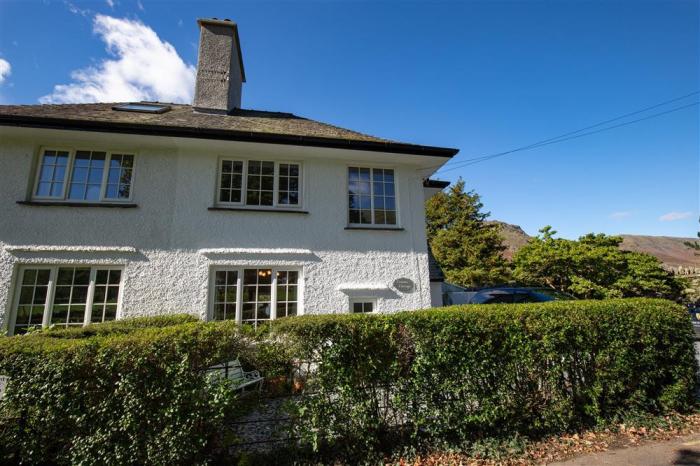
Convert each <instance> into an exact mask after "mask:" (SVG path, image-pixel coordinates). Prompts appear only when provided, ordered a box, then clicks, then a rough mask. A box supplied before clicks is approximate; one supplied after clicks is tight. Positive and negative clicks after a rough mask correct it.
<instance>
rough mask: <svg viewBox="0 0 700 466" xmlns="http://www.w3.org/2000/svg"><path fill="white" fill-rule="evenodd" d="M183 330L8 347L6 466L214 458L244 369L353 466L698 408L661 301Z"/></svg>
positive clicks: (2, 413)
mask: <svg viewBox="0 0 700 466" xmlns="http://www.w3.org/2000/svg"><path fill="white" fill-rule="evenodd" d="M190 320H191V318H189V317H183V316H180V317H177V316H176V317H172V316H171V317H163V318H150V319H134V320H125V321H121V322H115V323H111V324H107V325H103V326H100V325H96V326H90V327H86V328H85V329H75V330H62V331H57V330H53V331H40V332H34V333H30V334H28V335H24V336H16V337H6V338H0V374H7V375H10V376H11V381H10V385H9V387H8V391H7V395H6V397H5V398H4V399H3V400H2V401H0V463H9V464H14V463H30V464H47V463H51V464H68V463H70V464H73V463H77V464H190V463H206V462H211V461H213V460H216V459H217V458H218V459H221V458H220V457H217V456H216V455H214V453H216V452H217V451H227V448H226V447H228V446H231V444H230V440H231V439H226V438H224V437H225V436H227V435H228V433H229V431H228V427H230V425H228V421H229V420H230V419H231V417H232V416H235V415H236V414H237V413H239V410H240V409H243V407H242V406H243V403H239V402H238V400H240V398H237V397H236V396H235V394H234V393H233V392H232V389H231V388H230V387H228V386H226V385H220V384H215V383H213V382H211V381H209V380H208V378H207V377H206V376H205V374H204V369H206V368H207V367H209V366H211V365H213V364H216V363H218V362H221V361H223V360H228V359H230V358H232V357H235V356H237V355H238V356H240V357H241V359H242V360H243V362H244V364H247V365H252V366H254V367H256V368H257V369H260V370H262V371H263V375H265V376H266V378H267V379H268V380H269V381H270V382H272V380H273V379H274V380H277V381H279V380H281V379H282V380H283V379H285V377H288V376H289V374H290V372H292V371H294V372H295V374H296V375H295V376H294V377H295V378H294V383H293V384H292V383H290V384H288V387H289V388H292V387H293V388H294V389H296V390H298V389H300V387H303V390H304V395H303V396H301V397H299V398H298V401H297V402H296V403H295V408H294V409H295V410H296V411H297V412H296V416H295V419H296V421H295V422H294V424H293V427H292V428H293V429H294V432H291V436H292V437H293V438H297V437H301V439H302V445H304V446H307V447H313V448H315V449H317V450H318V449H323V448H324V447H330V448H331V449H332V450H334V454H336V453H341V454H343V455H345V456H346V458H347V459H350V460H351V461H354V460H361V459H362V460H366V459H367V457H368V454H370V453H371V452H373V451H374V452H385V451H386V450H387V449H388V448H390V447H397V446H402V445H403V446H407V445H410V446H426V447H433V448H436V447H437V448H439V447H445V446H447V447H457V448H459V447H462V446H467V445H466V444H468V443H470V442H477V443H478V442H482V441H484V439H489V438H493V437H509V438H513V437H514V436H517V437H518V438H521V436H539V435H544V434H549V433H557V432H561V431H565V430H573V429H578V428H582V427H587V426H592V425H600V424H605V423H607V422H610V421H614V420H616V419H620V418H622V417H623V416H628V415H629V414H630V413H639V414H647V413H652V414H659V413H668V412H671V411H681V412H682V411H686V410H688V409H690V408H691V407H692V406H693V400H694V397H693V391H694V387H695V382H696V378H695V371H696V364H695V359H694V356H693V330H692V327H691V324H690V322H689V319H688V317H687V314H686V313H685V312H684V310H683V308H682V307H680V306H678V305H676V304H674V303H672V302H669V301H663V300H654V299H625V300H609V301H567V302H563V301H562V302H553V303H536V304H520V305H492V306H464V307H452V308H444V309H433V310H426V311H417V312H403V313H398V314H391V315H353V314H346V315H325V316H322V315H321V316H303V317H296V318H286V319H281V320H279V321H275V322H273V323H272V324H271V325H270V326H266V327H265V328H264V329H258V330H257V331H253V330H246V331H241V329H239V328H238V327H236V325H235V324H234V323H232V322H214V323H202V322H191V321H190ZM299 379H301V380H299ZM287 380H289V379H287ZM266 383H267V382H266ZM270 385H273V384H272V383H270ZM234 443H235V442H234ZM316 459H318V458H316ZM287 460H289V458H287Z"/></svg>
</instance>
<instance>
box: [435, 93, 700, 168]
mask: <svg viewBox="0 0 700 466" xmlns="http://www.w3.org/2000/svg"><path fill="white" fill-rule="evenodd" d="M698 104H700V102H693V103H691V104H687V105H683V106H681V107H676V108H673V109H671V110H666V111H664V112H659V113H654V114H653V115H648V116H646V117H643V118H637V119H636V120H632V121H626V122H624V123H619V124H617V125H613V126H608V127H607V128H601V129H598V130H595V131H589V132H587V133H582V134H576V135H574V136H569V137H566V138H562V139H556V140H550V141H549V142H546V143H542V144H533V145H530V146H525V147H522V148H518V149H513V150H510V151H507V152H501V153H498V154H491V155H485V156H482V157H475V158H473V159H467V160H463V161H462V162H460V163H459V164H458V165H453V166H451V167H447V168H446V169H444V170H438V172H441V173H444V172H448V171H452V170H456V169H458V168H463V167H466V166H469V165H474V164H477V163H481V162H486V161H487V160H492V159H495V158H498V157H503V156H506V155H509V154H512V153H514V152H520V151H524V150H532V149H538V148H540V147H544V146H548V145H550V144H557V143H560V142H564V141H569V140H571V139H577V138H582V137H584V136H590V135H591V134H596V133H602V132H603V131H608V130H611V129H615V128H620V127H622V126H627V125H631V124H633V123H638V122H640V121H644V120H650V119H652V118H657V117H660V116H662V115H666V114H668V113H673V112H677V111H680V110H684V109H686V108H689V107H693V106H695V105H698Z"/></svg>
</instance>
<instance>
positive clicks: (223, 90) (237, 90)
mask: <svg viewBox="0 0 700 466" xmlns="http://www.w3.org/2000/svg"><path fill="white" fill-rule="evenodd" d="M197 24H199V28H200V29H199V59H198V61H197V83H196V84H195V88H194V102H193V103H192V106H193V107H194V109H195V110H196V111H198V112H207V113H229V112H231V111H232V110H233V109H235V108H241V91H242V88H243V83H244V82H245V71H244V70H243V56H242V55H241V43H240V41H239V40H238V26H236V23H234V22H233V21H231V20H228V19H224V20H219V19H216V18H213V19H198V20H197Z"/></svg>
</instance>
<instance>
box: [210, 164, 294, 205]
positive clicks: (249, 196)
mask: <svg viewBox="0 0 700 466" xmlns="http://www.w3.org/2000/svg"><path fill="white" fill-rule="evenodd" d="M301 172H302V166H301V163H299V162H288V161H280V162H277V161H271V160H237V159H231V158H222V159H220V160H219V174H218V180H217V194H216V203H217V204H219V205H222V206H226V205H233V206H245V207H251V208H269V209H275V208H298V207H301V191H302V190H301Z"/></svg>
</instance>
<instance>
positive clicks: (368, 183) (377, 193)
mask: <svg viewBox="0 0 700 466" xmlns="http://www.w3.org/2000/svg"><path fill="white" fill-rule="evenodd" d="M396 206H397V203H396V180H395V174H394V170H393V169H391V168H369V167H348V224H349V225H356V226H373V225H376V226H382V225H390V226H393V225H396V224H397V223H398V220H397V214H398V209H397V207H396Z"/></svg>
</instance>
